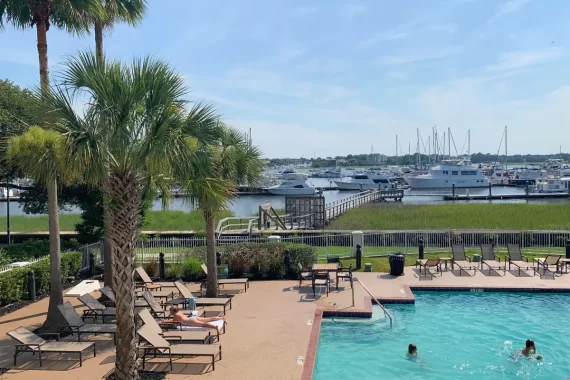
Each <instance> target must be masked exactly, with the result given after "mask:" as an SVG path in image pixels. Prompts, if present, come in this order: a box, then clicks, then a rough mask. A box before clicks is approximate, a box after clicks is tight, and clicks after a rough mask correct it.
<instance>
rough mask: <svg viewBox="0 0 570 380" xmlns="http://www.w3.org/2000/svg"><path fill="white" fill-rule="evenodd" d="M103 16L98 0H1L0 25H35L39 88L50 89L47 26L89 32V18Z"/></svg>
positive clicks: (79, 32)
mask: <svg viewBox="0 0 570 380" xmlns="http://www.w3.org/2000/svg"><path fill="white" fill-rule="evenodd" d="M102 15H103V11H102V8H101V4H100V3H99V1H98V0H0V28H1V27H2V26H3V21H4V19H6V21H8V22H9V23H10V24H12V25H14V26H15V27H16V28H18V29H27V28H33V27H34V26H35V27H36V34H37V40H38V46H37V47H38V58H39V62H40V85H41V89H42V91H48V90H49V69H48V48H47V32H48V30H49V28H50V26H51V25H55V26H56V27H57V28H59V29H65V30H67V31H68V32H70V33H74V34H82V33H86V32H88V31H89V27H90V23H89V22H88V20H90V19H93V18H100V17H102ZM87 16H89V17H87Z"/></svg>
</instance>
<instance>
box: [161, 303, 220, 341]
mask: <svg viewBox="0 0 570 380" xmlns="http://www.w3.org/2000/svg"><path fill="white" fill-rule="evenodd" d="M170 316H171V317H172V319H173V320H174V322H180V324H181V325H182V326H194V327H209V328H211V329H216V331H217V332H218V339H219V338H220V327H219V326H218V325H215V324H213V323H211V322H216V321H224V325H226V324H227V323H228V322H227V321H226V318H225V317H212V318H203V317H197V316H195V315H190V316H186V315H185V314H184V313H182V312H181V311H180V310H178V308H177V307H176V306H172V307H171V308H170Z"/></svg>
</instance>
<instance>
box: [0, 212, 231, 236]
mask: <svg viewBox="0 0 570 380" xmlns="http://www.w3.org/2000/svg"><path fill="white" fill-rule="evenodd" d="M232 215H233V214H232V212H230V211H224V212H220V213H219V214H218V216H217V220H219V219H222V218H225V217H228V216H232ZM80 221H81V216H80V215H79V214H60V215H59V229H60V230H61V231H75V225H76V224H77V223H79V222H80ZM204 229H205V222H204V217H203V216H202V213H201V212H200V211H192V212H184V211H149V212H148V214H147V216H146V222H145V224H144V225H143V226H142V227H141V230H143V231H203V230H204ZM10 230H11V231H12V232H47V231H48V217H47V216H11V217H10ZM0 231H6V217H3V218H0Z"/></svg>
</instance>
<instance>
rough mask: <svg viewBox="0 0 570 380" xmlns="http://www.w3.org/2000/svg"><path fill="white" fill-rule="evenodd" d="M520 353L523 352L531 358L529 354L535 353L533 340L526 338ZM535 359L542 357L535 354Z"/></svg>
mask: <svg viewBox="0 0 570 380" xmlns="http://www.w3.org/2000/svg"><path fill="white" fill-rule="evenodd" d="M521 354H523V355H524V356H526V357H527V358H532V356H531V355H536V346H535V345H534V341H532V340H530V339H527V340H526V344H525V348H523V349H522V350H521ZM535 359H537V360H540V359H542V356H540V355H536V356H535Z"/></svg>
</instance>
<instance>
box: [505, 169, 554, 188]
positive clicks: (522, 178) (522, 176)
mask: <svg viewBox="0 0 570 380" xmlns="http://www.w3.org/2000/svg"><path fill="white" fill-rule="evenodd" d="M547 176H548V173H547V172H546V170H543V169H541V168H535V167H528V168H523V169H518V170H517V171H515V173H514V175H512V176H511V177H510V179H509V184H511V185H516V186H526V185H535V184H536V182H537V180H539V179H543V178H546V177H547Z"/></svg>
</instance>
